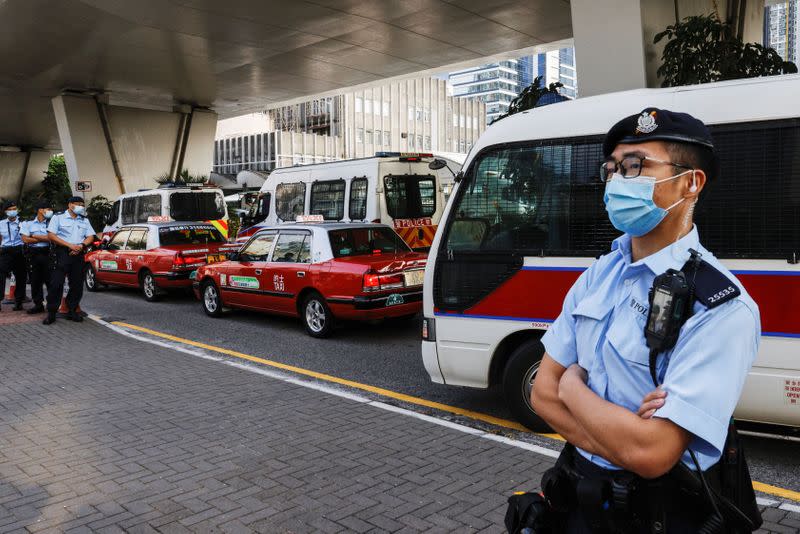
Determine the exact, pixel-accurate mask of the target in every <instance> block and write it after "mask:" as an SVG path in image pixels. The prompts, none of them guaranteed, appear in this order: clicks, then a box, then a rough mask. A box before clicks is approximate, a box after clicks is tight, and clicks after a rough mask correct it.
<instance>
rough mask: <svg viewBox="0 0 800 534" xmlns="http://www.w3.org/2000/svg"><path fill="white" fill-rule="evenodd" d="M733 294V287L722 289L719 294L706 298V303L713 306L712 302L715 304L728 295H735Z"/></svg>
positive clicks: (734, 290) (734, 289)
mask: <svg viewBox="0 0 800 534" xmlns="http://www.w3.org/2000/svg"><path fill="white" fill-rule="evenodd" d="M735 292H736V288H735V287H733V286H728V287H727V288H725V289H723V290H722V291H720V292H719V293H714V294H713V295H711V296H710V297H708V302H709V304H713V303H714V302H717V301H718V300H722V299H724V298H725V297H727V296H728V295H730V294H731V293H735Z"/></svg>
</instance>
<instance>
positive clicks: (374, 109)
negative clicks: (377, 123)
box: [372, 100, 381, 115]
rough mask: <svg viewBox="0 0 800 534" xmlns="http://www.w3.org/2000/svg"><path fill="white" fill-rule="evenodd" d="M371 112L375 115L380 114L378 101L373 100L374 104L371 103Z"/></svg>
mask: <svg viewBox="0 0 800 534" xmlns="http://www.w3.org/2000/svg"><path fill="white" fill-rule="evenodd" d="M372 112H373V113H374V114H375V115H380V114H381V103H380V101H379V100H375V101H374V102H372Z"/></svg>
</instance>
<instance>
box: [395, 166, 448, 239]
mask: <svg viewBox="0 0 800 534" xmlns="http://www.w3.org/2000/svg"><path fill="white" fill-rule="evenodd" d="M436 183H437V180H436V176H434V175H432V174H387V175H386V176H384V177H383V203H384V205H385V207H386V210H385V214H386V215H388V217H389V219H390V221H386V220H383V221H382V222H386V223H390V224H391V225H392V227H393V228H394V229H395V231H396V232H397V233H398V234H400V237H402V238H403V240H404V241H405V242H406V243H408V246H410V247H411V248H412V249H414V250H427V249H428V248H430V246H431V243H433V236H434V235H435V234H436V225H435V224H434V222H433V216H434V214H435V213H436V206H437V196H438V195H437V193H438V191H437V187H436Z"/></svg>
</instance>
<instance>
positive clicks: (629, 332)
mask: <svg viewBox="0 0 800 534" xmlns="http://www.w3.org/2000/svg"><path fill="white" fill-rule="evenodd" d="M608 343H609V344H610V345H611V347H612V348H613V349H614V351H616V353H617V354H619V356H620V357H621V358H623V359H624V360H627V361H629V362H632V363H635V364H639V365H644V366H645V367H649V366H650V349H648V348H647V343H646V342H645V339H644V330H643V329H642V327H640V326H639V323H638V322H632V321H615V324H612V325H611V327H610V328H609V329H608Z"/></svg>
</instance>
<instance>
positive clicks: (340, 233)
mask: <svg viewBox="0 0 800 534" xmlns="http://www.w3.org/2000/svg"><path fill="white" fill-rule="evenodd" d="M328 236H329V238H330V240H331V249H332V250H333V256H334V257H335V258H343V257H347V256H363V255H366V254H374V253H375V251H380V252H381V253H382V254H402V253H405V252H410V251H411V249H410V248H408V245H406V242H405V241H403V240H402V239H400V236H399V235H397V234H396V233H394V232H393V231H392V230H390V229H389V228H383V227H379V228H352V229H346V230H331V231H330V232H328Z"/></svg>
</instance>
